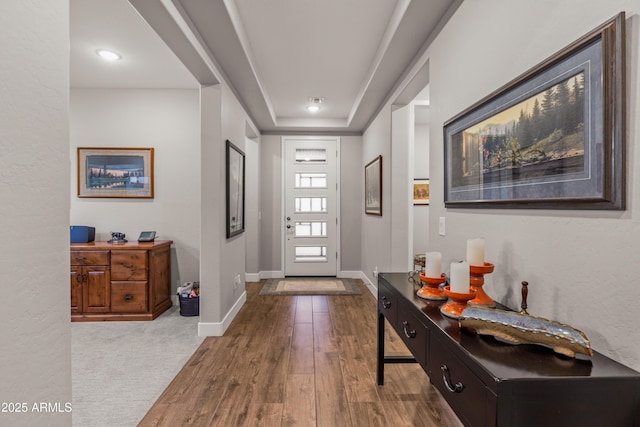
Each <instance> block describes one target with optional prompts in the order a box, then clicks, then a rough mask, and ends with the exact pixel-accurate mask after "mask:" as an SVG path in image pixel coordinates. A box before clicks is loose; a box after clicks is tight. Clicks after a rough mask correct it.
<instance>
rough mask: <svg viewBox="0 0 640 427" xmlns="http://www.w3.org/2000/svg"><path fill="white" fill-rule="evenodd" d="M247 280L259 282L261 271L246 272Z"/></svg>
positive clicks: (245, 277) (245, 278)
mask: <svg viewBox="0 0 640 427" xmlns="http://www.w3.org/2000/svg"><path fill="white" fill-rule="evenodd" d="M244 280H245V282H259V281H260V273H244Z"/></svg>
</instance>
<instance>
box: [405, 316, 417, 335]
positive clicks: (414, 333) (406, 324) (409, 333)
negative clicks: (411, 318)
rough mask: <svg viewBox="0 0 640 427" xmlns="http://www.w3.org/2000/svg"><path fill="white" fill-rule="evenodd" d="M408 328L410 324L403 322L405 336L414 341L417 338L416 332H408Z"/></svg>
mask: <svg viewBox="0 0 640 427" xmlns="http://www.w3.org/2000/svg"><path fill="white" fill-rule="evenodd" d="M407 326H409V322H407V321H406V320H405V321H404V322H402V329H404V336H405V337H407V338H409V339H413V338H415V337H416V331H415V330H413V329H412V330H410V331H407Z"/></svg>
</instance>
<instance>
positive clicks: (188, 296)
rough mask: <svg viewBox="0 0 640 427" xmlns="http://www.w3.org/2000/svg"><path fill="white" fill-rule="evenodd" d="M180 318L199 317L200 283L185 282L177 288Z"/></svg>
mask: <svg viewBox="0 0 640 427" xmlns="http://www.w3.org/2000/svg"><path fill="white" fill-rule="evenodd" d="M178 298H179V301H180V315H181V316H200V282H187V283H185V284H184V285H182V286H180V287H178Z"/></svg>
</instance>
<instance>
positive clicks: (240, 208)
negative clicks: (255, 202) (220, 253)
mask: <svg viewBox="0 0 640 427" xmlns="http://www.w3.org/2000/svg"><path fill="white" fill-rule="evenodd" d="M226 152H227V155H226V158H227V162H226V166H227V179H226V184H227V221H226V223H227V239H228V238H230V237H233V236H236V235H238V234H240V233H243V232H244V185H245V177H244V152H243V151H242V150H240V149H239V148H238V147H236V146H235V145H233V144H232V143H231V141H229V140H227V148H226Z"/></svg>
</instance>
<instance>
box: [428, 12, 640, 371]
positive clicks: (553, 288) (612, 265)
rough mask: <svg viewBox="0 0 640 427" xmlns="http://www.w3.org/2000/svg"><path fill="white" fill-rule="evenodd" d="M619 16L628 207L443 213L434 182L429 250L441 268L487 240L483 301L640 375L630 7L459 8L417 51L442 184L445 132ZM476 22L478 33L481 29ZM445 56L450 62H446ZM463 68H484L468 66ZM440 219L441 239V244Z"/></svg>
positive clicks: (634, 53) (637, 91)
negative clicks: (569, 332) (426, 68)
mask: <svg viewBox="0 0 640 427" xmlns="http://www.w3.org/2000/svg"><path fill="white" fill-rule="evenodd" d="M621 10H624V11H626V12H627V17H628V18H627V63H628V65H627V93H626V96H627V103H628V104H627V148H628V150H627V184H628V186H627V209H626V211H623V212H604V211H603V212H584V211H575V210H563V211H545V210H507V209H491V210H487V209H445V208H444V204H443V183H442V182H441V181H440V180H438V181H436V180H435V179H432V181H431V205H430V210H431V218H430V242H431V243H432V247H431V248H430V249H433V250H439V251H441V252H442V253H443V265H447V263H448V262H449V261H451V260H453V259H462V258H463V257H464V256H465V242H466V239H468V238H472V237H477V236H482V237H484V238H485V239H486V259H487V261H490V262H492V263H494V264H495V266H496V267H495V272H494V273H493V274H491V275H489V276H487V277H486V281H487V284H486V285H485V286H486V290H487V292H488V294H489V295H491V296H492V297H494V298H495V299H497V300H498V301H500V302H502V303H505V304H506V305H508V306H510V307H512V308H517V307H518V306H519V304H520V282H521V281H522V280H527V281H528V282H529V284H530V286H529V312H530V313H531V314H534V315H540V316H543V317H547V318H551V319H555V320H558V321H561V322H564V323H568V324H570V325H573V326H574V327H576V328H578V329H581V330H582V331H584V332H585V333H586V334H587V336H588V337H589V338H590V340H591V343H592V345H593V347H594V348H595V349H596V350H597V351H599V352H602V353H604V354H606V355H608V356H610V357H611V358H613V359H615V360H618V361H621V362H623V363H625V364H627V365H629V366H631V367H633V368H635V369H640V329H639V328H638V327H637V325H636V323H637V319H636V317H637V313H638V301H640V286H638V280H637V275H638V272H637V265H638V263H637V261H636V260H637V258H638V253H640V221H639V220H638V218H639V217H640V203H639V201H640V194H639V192H640V187H639V186H638V185H635V183H636V182H638V181H639V179H640V176H639V174H640V168H638V167H637V166H636V165H637V164H638V163H639V162H640V150H637V149H636V148H635V147H636V145H637V144H638V142H639V139H640V134H639V131H638V126H637V118H638V116H639V110H638V104H639V100H640V79H639V78H638V62H639V55H638V53H639V45H640V44H639V43H638V40H640V37H639V26H640V20H639V18H638V13H639V12H640V3H638V2H637V0H600V1H590V2H589V3H588V6H587V5H585V2H583V1H580V0H566V1H562V2H556V1H539V2H529V1H507V0H486V1H483V2H464V3H463V4H462V5H461V6H460V8H459V9H458V11H457V12H456V14H455V15H454V16H453V18H452V19H451V20H450V21H449V23H448V24H447V26H446V27H445V28H444V30H443V31H442V33H441V34H440V35H439V36H438V37H437V38H436V40H435V42H434V43H433V44H432V45H431V47H430V48H429V49H428V50H427V52H426V53H425V60H426V59H427V58H428V60H429V63H430V64H431V67H430V87H431V105H432V111H431V112H432V115H431V119H432V120H431V123H432V128H431V138H430V139H431V152H430V155H431V164H430V169H431V177H432V178H434V177H442V176H443V173H444V172H443V149H442V147H443V140H442V138H443V136H442V126H443V123H444V122H445V121H446V120H448V119H449V118H451V117H453V116H454V115H456V114H458V113H459V112H460V111H463V110H464V109H466V108H467V107H468V106H470V105H472V104H473V103H475V102H476V101H478V100H479V99H481V98H483V97H484V96H486V95H487V94H489V93H491V92H493V91H494V90H495V89H497V88H498V87H500V86H502V85H503V84H505V83H506V82H508V81H510V80H512V79H513V78H515V77H517V76H518V75H520V74H521V73H523V72H524V71H526V70H527V69H529V68H530V67H532V66H534V65H536V64H538V63H539V62H541V61H542V60H544V59H545V58H547V57H548V56H550V55H552V54H553V53H555V52H557V51H558V50H560V49H562V48H563V47H565V46H567V45H569V44H570V43H571V42H573V41H574V40H576V39H578V38H579V37H581V36H582V35H584V34H586V33H588V32H589V31H591V30H592V29H593V28H595V27H597V26H598V25H600V24H602V23H603V22H605V21H606V20H608V19H609V18H611V17H613V16H615V15H616V14H617V13H618V12H620V11H621ZM478 23H482V25H481V30H479V29H478V28H479V27H478ZM452 52H455V54H454V55H452ZM469 64H481V66H474V67H469ZM440 216H445V217H446V231H447V233H446V236H445V237H439V236H438V235H437V230H438V226H437V222H438V217H440Z"/></svg>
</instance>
